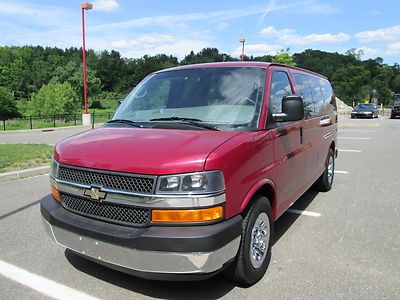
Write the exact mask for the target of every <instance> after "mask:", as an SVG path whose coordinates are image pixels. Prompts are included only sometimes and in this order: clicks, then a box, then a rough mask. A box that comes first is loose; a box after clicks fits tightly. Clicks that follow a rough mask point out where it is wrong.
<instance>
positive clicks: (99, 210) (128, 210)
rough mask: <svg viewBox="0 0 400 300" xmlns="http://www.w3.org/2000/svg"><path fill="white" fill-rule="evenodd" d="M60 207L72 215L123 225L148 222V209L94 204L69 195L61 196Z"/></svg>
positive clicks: (102, 203) (91, 201)
mask: <svg viewBox="0 0 400 300" xmlns="http://www.w3.org/2000/svg"><path fill="white" fill-rule="evenodd" d="M61 203H62V206H63V207H64V208H65V209H67V210H69V211H71V212H74V213H77V214H80V215H84V216H87V217H91V218H93V219H99V220H102V221H106V222H110V223H117V224H123V225H146V224H147V223H148V222H149V220H150V211H149V210H148V209H143V208H137V207H130V206H125V205H119V204H113V203H105V202H96V201H93V200H89V199H84V198H80V197H75V196H71V195H66V194H62V195H61Z"/></svg>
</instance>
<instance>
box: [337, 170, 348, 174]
mask: <svg viewBox="0 0 400 300" xmlns="http://www.w3.org/2000/svg"><path fill="white" fill-rule="evenodd" d="M348 173H349V172H348V171H339V170H335V174H348Z"/></svg>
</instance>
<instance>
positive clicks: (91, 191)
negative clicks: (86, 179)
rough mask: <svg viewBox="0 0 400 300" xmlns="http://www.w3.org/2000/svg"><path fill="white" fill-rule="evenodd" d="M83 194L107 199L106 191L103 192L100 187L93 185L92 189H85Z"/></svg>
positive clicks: (94, 198) (93, 197) (98, 198)
mask: <svg viewBox="0 0 400 300" xmlns="http://www.w3.org/2000/svg"><path fill="white" fill-rule="evenodd" d="M83 194H84V195H85V196H88V197H90V198H92V199H93V200H98V201H101V200H103V199H105V198H106V196H107V193H106V192H102V191H101V190H100V188H97V187H91V188H90V189H85V192H84V193H83Z"/></svg>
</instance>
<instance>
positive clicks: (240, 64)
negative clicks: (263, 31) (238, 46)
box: [154, 61, 327, 79]
mask: <svg viewBox="0 0 400 300" xmlns="http://www.w3.org/2000/svg"><path fill="white" fill-rule="evenodd" d="M270 66H281V67H285V68H289V69H292V70H298V71H301V72H305V73H309V74H312V75H315V76H318V77H321V78H324V79H327V78H326V77H325V76H324V75H321V74H319V73H316V72H313V71H309V70H306V69H302V68H299V67H293V66H287V65H284V64H279V63H273V62H261V61H244V62H242V61H227V62H211V63H201V64H193V65H184V66H178V67H173V68H168V69H164V70H160V71H156V72H154V73H161V72H166V71H174V70H182V69H194V68H199V67H205V68H215V67H259V68H268V67H270Z"/></svg>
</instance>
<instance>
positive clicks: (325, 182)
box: [321, 149, 335, 192]
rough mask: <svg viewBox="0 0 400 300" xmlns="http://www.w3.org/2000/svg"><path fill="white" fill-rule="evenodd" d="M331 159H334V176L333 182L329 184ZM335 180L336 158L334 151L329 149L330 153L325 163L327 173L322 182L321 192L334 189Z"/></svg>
mask: <svg viewBox="0 0 400 300" xmlns="http://www.w3.org/2000/svg"><path fill="white" fill-rule="evenodd" d="M330 157H332V159H333V174H332V180H331V181H330V182H329V179H328V165H329V159H330ZM334 179H335V156H334V154H333V150H332V149H329V152H328V156H327V158H326V162H325V172H324V175H323V181H322V185H321V190H322V191H325V192H326V191H329V190H330V189H331V188H332V184H333V180H334Z"/></svg>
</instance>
